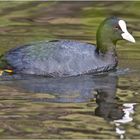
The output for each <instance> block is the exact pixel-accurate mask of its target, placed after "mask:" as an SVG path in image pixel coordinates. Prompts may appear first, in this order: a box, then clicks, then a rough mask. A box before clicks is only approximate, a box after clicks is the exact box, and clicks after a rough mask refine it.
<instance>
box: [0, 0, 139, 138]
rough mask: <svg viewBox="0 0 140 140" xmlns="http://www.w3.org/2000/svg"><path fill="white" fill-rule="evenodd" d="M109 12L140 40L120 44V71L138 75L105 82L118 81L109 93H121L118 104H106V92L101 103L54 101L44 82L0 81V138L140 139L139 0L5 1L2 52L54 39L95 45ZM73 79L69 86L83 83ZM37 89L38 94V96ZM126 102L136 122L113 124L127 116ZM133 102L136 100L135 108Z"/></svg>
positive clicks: (0, 8) (0, 20)
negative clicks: (28, 87) (98, 31)
mask: <svg viewBox="0 0 140 140" xmlns="http://www.w3.org/2000/svg"><path fill="white" fill-rule="evenodd" d="M109 16H117V17H119V18H121V19H123V20H125V21H126V22H127V23H128V27H129V29H130V30H132V31H133V35H134V37H135V39H136V43H135V44H132V43H129V42H127V41H120V42H118V44H117V51H118V56H119V68H120V69H123V71H121V73H125V72H127V71H132V72H133V73H131V74H128V75H125V76H119V77H118V82H116V79H115V80H112V79H111V80H106V79H105V82H103V83H109V85H108V87H110V86H112V83H114V85H113V86H112V87H113V89H111V90H109V91H111V92H113V93H115V94H116V96H117V97H116V98H117V99H118V100H117V102H116V101H114V100H113V104H109V105H106V103H105V104H104V103H103V104H102V102H100V99H102V98H105V99H106V96H105V97H102V96H101V97H99V98H100V99H98V97H97V98H96V102H95V101H94V100H92V101H85V102H82V103H76V101H74V102H75V103H56V102H57V101H58V100H57V101H56V102H55V100H54V102H53V103H50V102H47V100H45V99H46V98H47V99H51V98H52V97H53V95H50V94H42V92H44V91H46V90H43V89H44V88H45V87H43V88H42V85H43V83H44V81H42V82H41V81H40V82H38V84H40V83H42V84H40V85H41V87H40V88H39V87H37V89H40V90H36V88H35V87H34V86H32V88H31V89H32V90H31V91H32V92H31V91H30V93H29V92H28V90H29V89H28V90H27V91H25V90H23V89H21V85H20V86H19V87H18V86H17V85H18V82H16V84H14V85H13V83H12V82H9V83H8V82H7V83H6V84H5V83H4V84H3V83H1V84H0V109H1V112H0V138H80V139H81V138H86V139H87V138H94V139H96V138H98V139H103V138H106V139H110V138H112V139H116V138H128V139H133V138H134V139H138V138H140V134H139V132H140V105H139V101H140V95H139V93H140V73H139V72H140V2H139V1H108V2H107V1H101V2H97V1H65V2H64V1H0V54H3V53H4V52H6V51H8V50H9V49H11V48H14V47H17V46H20V45H24V44H28V43H31V42H35V41H43V40H51V39H71V40H80V41H83V42H90V43H96V30H97V28H98V26H99V24H100V22H101V21H102V20H104V19H105V18H106V17H109ZM89 79H90V78H89ZM101 79H102V78H101ZM101 79H100V80H101ZM103 79H104V78H103ZM100 80H98V81H99V84H97V85H98V86H99V87H100V85H104V84H103V83H102V81H100ZM68 81H69V80H68ZM68 81H67V80H66V83H68ZM70 81H71V83H68V85H71V86H70V87H73V86H74V85H72V83H74V81H76V82H75V83H74V84H75V85H76V84H77V83H78V82H77V79H76V80H74V81H73V80H70ZM95 81H96V80H95ZM109 81H110V82H109ZM36 82H37V81H36ZM56 82H58V81H54V84H55V83H56ZM60 82H62V81H60ZM84 82H85V79H84V80H83V82H82V83H83V84H82V87H84V89H86V90H87V87H86V86H85V85H86V83H84ZM26 83H28V85H30V84H31V82H29V80H28V81H24V82H23V83H22V85H25V84H26ZM48 83H50V82H48ZM7 84H10V86H9V85H7ZM63 84H64V82H63ZM87 84H88V85H89V83H87ZM110 84H111V85H110ZM33 85H37V84H36V83H35V84H34V83H33ZM79 85H80V84H79ZM59 86H60V85H58V87H59ZM64 86H65V84H64ZM51 87H52V85H51ZM58 87H57V88H56V90H57V89H58ZM114 87H115V89H114ZM61 88H63V87H61ZM78 88H79V87H78ZM88 88H90V87H88ZM58 90H59V89H58ZM67 90H70V92H71V90H73V89H71V88H70V89H67V88H66V89H64V91H65V92H66V91H67ZM74 90H76V89H74ZM82 90H83V89H82ZM112 90H113V91H112ZM35 91H36V93H37V92H38V94H34V92H35ZM40 92H41V93H40ZM61 92H62V90H61ZM67 92H68V91H67ZM76 92H77V91H76ZM102 92H103V91H102V90H101V89H100V90H98V93H99V95H100V93H102ZM76 96H78V95H76ZM109 97H110V95H109ZM68 98H69V97H68ZM111 99H112V98H111ZM59 101H61V100H60V98H59ZM126 103H130V106H129V107H130V108H129V109H130V112H131V113H130V112H129V113H130V116H131V115H132V114H133V113H134V111H135V113H134V114H133V119H134V121H132V120H133V119H132V120H131V119H130V121H128V123H126V124H123V123H122V124H120V123H115V124H114V123H112V120H115V119H118V118H119V117H117V114H119V115H118V116H123V113H124V111H121V110H123V109H125V108H126V106H127V105H128V104H127V105H126V106H125V105H124V104H126ZM133 103H137V104H136V106H135V108H133ZM97 104H98V106H99V107H97ZM108 106H109V108H113V112H114V113H112V114H109V113H108V112H109V109H107V107H108ZM102 107H103V108H102ZM106 109H107V110H108V112H106ZM102 110H104V111H103V112H102ZM94 112H95V113H94ZM116 112H117V113H116ZM106 113H107V114H108V116H107V114H106ZM114 114H115V115H114ZM97 116H98V117H97ZM99 116H100V117H99ZM112 116H113V117H112ZM127 117H128V116H127ZM118 126H120V128H117V127H118Z"/></svg>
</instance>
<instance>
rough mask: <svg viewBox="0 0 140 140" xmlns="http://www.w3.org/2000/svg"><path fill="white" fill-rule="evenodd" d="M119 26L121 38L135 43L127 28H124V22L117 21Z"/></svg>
mask: <svg viewBox="0 0 140 140" xmlns="http://www.w3.org/2000/svg"><path fill="white" fill-rule="evenodd" d="M119 26H120V28H121V30H122V31H123V33H122V34H121V36H122V38H123V39H125V40H127V41H130V42H133V43H135V42H136V41H135V39H134V37H133V36H132V35H131V34H130V33H129V32H128V31H127V27H126V23H125V21H124V20H119Z"/></svg>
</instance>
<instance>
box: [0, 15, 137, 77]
mask: <svg viewBox="0 0 140 140" xmlns="http://www.w3.org/2000/svg"><path fill="white" fill-rule="evenodd" d="M122 39H125V40H128V41H130V42H135V39H134V38H133V36H132V35H131V34H130V33H129V32H128V30H127V26H126V22H125V21H124V20H122V19H118V18H117V17H110V18H107V19H105V20H104V21H103V22H102V23H101V24H100V26H99V28H98V30H97V34H96V42H97V44H96V45H93V44H90V43H85V42H80V41H74V40H52V41H42V42H36V43H32V44H29V45H24V46H21V47H18V48H15V49H12V50H10V51H8V52H7V53H6V54H4V55H2V56H1V57H0V69H1V70H4V69H6V70H5V71H7V72H11V70H12V71H13V72H14V73H21V74H34V75H44V76H53V77H66V76H76V75H81V74H87V73H97V72H104V71H109V70H112V69H114V68H115V67H116V66H117V62H118V60H117V54H116V50H115V47H116V42H117V41H118V40H122Z"/></svg>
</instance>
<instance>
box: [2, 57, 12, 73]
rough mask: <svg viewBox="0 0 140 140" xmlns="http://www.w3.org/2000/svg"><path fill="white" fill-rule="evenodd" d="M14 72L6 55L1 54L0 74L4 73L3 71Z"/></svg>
mask: <svg viewBox="0 0 140 140" xmlns="http://www.w3.org/2000/svg"><path fill="white" fill-rule="evenodd" d="M5 72H6V73H12V72H13V71H12V69H11V67H10V65H8V63H7V61H6V59H5V56H4V55H0V75H3V73H5Z"/></svg>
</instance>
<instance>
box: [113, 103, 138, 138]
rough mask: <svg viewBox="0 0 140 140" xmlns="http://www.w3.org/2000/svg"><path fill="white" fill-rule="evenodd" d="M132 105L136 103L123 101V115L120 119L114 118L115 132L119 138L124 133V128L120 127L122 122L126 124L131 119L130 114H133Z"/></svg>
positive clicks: (122, 136)
mask: <svg viewBox="0 0 140 140" xmlns="http://www.w3.org/2000/svg"><path fill="white" fill-rule="evenodd" d="M134 105H136V103H124V104H123V107H124V109H123V112H124V116H123V117H122V119H119V120H114V122H115V125H116V133H117V134H119V135H120V138H121V139H123V138H124V135H125V133H126V130H125V129H124V128H122V127H123V126H122V124H126V123H129V122H131V121H133V116H132V114H134Z"/></svg>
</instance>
